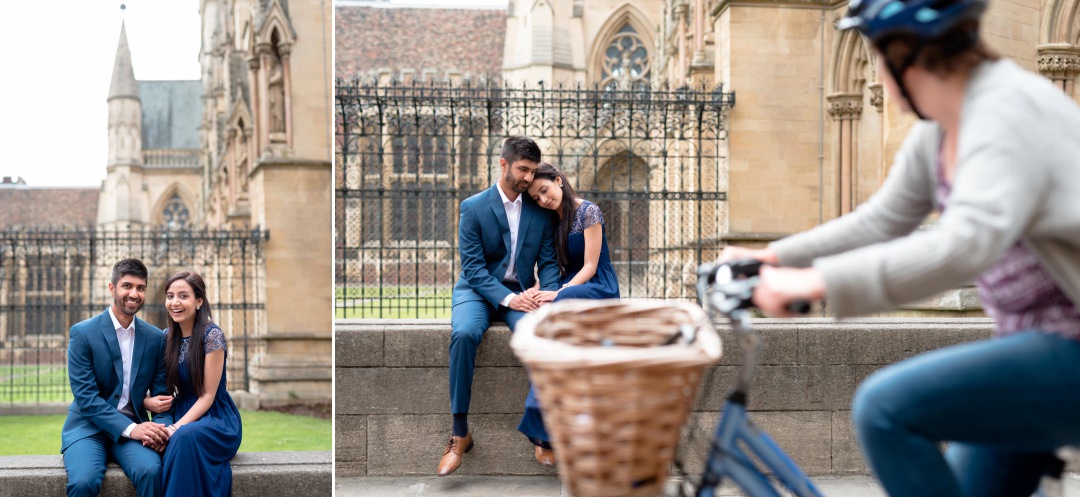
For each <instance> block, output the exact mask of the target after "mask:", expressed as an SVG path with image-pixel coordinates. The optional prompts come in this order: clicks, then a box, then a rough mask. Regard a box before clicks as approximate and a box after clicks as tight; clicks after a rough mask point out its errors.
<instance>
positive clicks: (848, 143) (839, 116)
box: [825, 93, 863, 217]
mask: <svg viewBox="0 0 1080 497" xmlns="http://www.w3.org/2000/svg"><path fill="white" fill-rule="evenodd" d="M825 99H826V100H827V101H828V111H829V115H830V116H832V118H833V120H834V121H836V124H837V128H838V129H837V136H836V145H837V149H836V151H837V153H836V171H837V175H836V176H837V177H836V182H835V183H834V184H835V187H836V208H837V212H836V215H837V217H839V216H842V215H844V214H847V213H849V212H851V211H852V209H854V208H855V188H854V185H855V178H856V177H857V174H856V173H857V168H858V166H857V164H858V153H857V152H858V136H857V134H858V129H857V128H856V121H858V120H859V116H860V115H862V110H863V96H862V94H861V93H836V94H832V95H829V96H827V97H825Z"/></svg>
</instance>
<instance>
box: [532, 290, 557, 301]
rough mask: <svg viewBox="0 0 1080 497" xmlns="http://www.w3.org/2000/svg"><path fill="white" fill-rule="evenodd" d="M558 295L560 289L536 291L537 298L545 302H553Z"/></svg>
mask: <svg viewBox="0 0 1080 497" xmlns="http://www.w3.org/2000/svg"><path fill="white" fill-rule="evenodd" d="M557 295H559V291H558V290H540V291H538V292H536V296H537V298H539V299H540V302H542V303H545V304H546V303H548V302H553V301H554V300H555V297H556V296H557Z"/></svg>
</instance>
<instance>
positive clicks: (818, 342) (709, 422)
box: [334, 318, 992, 477]
mask: <svg viewBox="0 0 1080 497" xmlns="http://www.w3.org/2000/svg"><path fill="white" fill-rule="evenodd" d="M755 326H756V327H757V328H758V329H759V330H760V331H761V333H762V336H763V338H764V340H765V344H766V346H765V353H764V356H763V358H762V366H761V367H760V369H759V370H758V375H757V381H756V383H755V385H754V389H753V391H752V392H751V396H750V409H751V411H752V413H751V417H752V418H753V419H754V420H755V422H756V423H757V424H758V425H759V426H761V427H762V428H763V429H764V430H766V431H767V432H768V433H769V434H770V435H772V436H773V438H774V439H775V440H776V441H777V443H779V444H780V446H781V447H783V448H784V449H785V450H786V451H787V452H788V453H789V454H791V456H792V457H793V458H794V459H795V461H796V462H798V464H799V465H800V466H802V468H803V469H805V470H806V471H807V472H808V473H810V474H812V475H814V474H816V475H821V474H852V473H865V472H867V469H866V466H865V465H864V463H863V461H862V456H861V454H860V453H859V450H858V447H857V446H856V443H855V440H854V436H853V432H852V427H851V421H850V403H851V398H852V395H853V394H854V391H855V387H856V385H858V384H859V382H860V381H862V379H863V378H865V377H866V376H867V375H869V374H870V373H871V372H873V371H874V370H876V369H878V368H880V367H882V366H884V365H887V364H891V363H894V362H896V361H899V360H901V359H904V358H907V357H911V356H912V355H915V354H917V353H920V352H924V351H927V350H932V349H937V348H940V347H943V346H947V345H952V344H955V343H960V342H966V341H971V340H976V339H982V338H986V337H989V336H990V333H991V329H992V325H991V322H990V321H989V320H987V319H976V318H967V319H884V318H878V319H863V320H851V321H833V320H831V319H816V318H807V319H799V320H775V319H760V320H756V321H755ZM720 329H721V336H722V338H723V339H724V345H725V352H724V356H723V359H722V360H721V362H720V363H719V364H718V365H716V366H714V367H711V368H709V370H708V371H707V373H706V375H705V379H704V381H703V384H702V391H701V395H700V398H699V399H698V401H697V403H696V405H695V406H694V409H693V413H692V414H691V419H690V422H689V423H688V428H689V429H688V430H687V431H686V433H685V435H684V444H683V448H682V451H683V452H684V453H686V454H687V457H686V460H687V465H688V468H689V469H690V470H691V471H693V472H698V471H700V469H701V467H702V462H703V459H704V457H705V453H706V447H707V443H708V441H709V440H710V438H711V435H712V430H713V428H714V427H715V426H716V422H717V420H718V418H719V408H720V406H721V404H722V401H723V397H724V394H725V393H726V392H727V390H728V388H729V387H730V385H731V384H732V382H733V381H734V378H735V374H736V373H737V371H738V366H739V364H740V362H741V354H740V352H739V350H738V348H737V345H736V343H735V341H734V339H733V336H732V335H731V332H730V330H729V329H727V328H726V326H721V327H720ZM335 334H336V336H335V338H336V346H335V354H336V370H335V377H336V384H335V396H334V398H335V404H336V405H335V412H336V418H335V420H336V423H335V428H334V429H335V432H336V433H335V434H336V442H335V444H336V445H335V450H336V453H335V459H336V462H337V466H336V474H337V476H340V477H353V476H396V475H412V474H417V475H423V474H433V473H434V471H435V466H436V465H437V463H438V460H439V457H440V456H441V455H442V451H443V448H444V447H445V444H446V439H447V437H449V435H450V426H451V416H450V402H449V394H448V393H447V392H448V378H447V364H448V347H449V343H450V324H449V323H448V322H447V321H445V320H442V321H435V320H397V321H390V320H366V321H360V320H344V321H338V322H337V323H336V330H335ZM509 338H510V332H509V330H508V329H507V328H506V327H505V325H502V324H497V325H495V326H493V327H492V328H491V329H490V330H489V331H488V334H487V336H486V337H485V339H484V342H483V344H482V345H481V347H480V351H479V354H478V357H477V368H476V373H475V382H474V388H473V401H472V410H471V413H470V416H469V425H470V429H471V430H472V433H473V437H474V439H475V443H476V446H475V448H474V449H473V451H472V452H470V453H469V455H468V456H467V457H466V458H465V462H464V464H463V465H462V467H461V469H460V470H458V472H459V473H461V474H467V475H478V474H484V475H525V474H549V473H551V471H550V470H546V469H544V468H541V467H540V466H539V465H538V464H536V462H535V461H533V458H532V450H531V445H530V444H529V443H528V442H527V441H526V440H525V438H524V437H523V436H521V435H520V434H519V433H518V432H517V431H516V427H517V423H518V420H519V419H520V416H521V411H522V407H523V404H524V399H525V394H526V393H527V387H526V374H525V370H524V368H522V366H521V364H520V363H519V362H518V360H517V359H516V358H515V357H514V356H513V353H512V352H511V350H510V346H509Z"/></svg>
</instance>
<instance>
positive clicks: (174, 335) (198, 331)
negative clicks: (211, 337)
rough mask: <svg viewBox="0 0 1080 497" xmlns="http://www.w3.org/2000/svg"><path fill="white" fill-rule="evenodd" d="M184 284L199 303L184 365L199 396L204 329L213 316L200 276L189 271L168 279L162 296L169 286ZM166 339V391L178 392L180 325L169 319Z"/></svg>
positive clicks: (201, 388) (201, 380)
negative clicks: (178, 282)
mask: <svg viewBox="0 0 1080 497" xmlns="http://www.w3.org/2000/svg"><path fill="white" fill-rule="evenodd" d="M180 280H184V281H186V282H187V283H188V284H189V285H191V289H192V290H194V291H195V298H196V299H202V301H203V302H202V305H201V306H199V308H198V309H197V310H196V311H195V324H194V326H192V328H191V343H189V344H188V350H187V358H186V360H187V363H188V371H189V372H190V373H191V384H192V386H194V388H195V395H202V394H203V369H204V368H203V364H204V363H205V361H204V359H205V358H206V354H205V353H204V352H203V350H204V346H205V341H206V327H207V326H209V325H210V321H211V320H212V319H213V314H212V313H211V312H210V301H209V300H207V298H206V284H205V283H203V279H202V276H199V275H198V274H197V273H192V272H189V271H180V272H179V273H176V274H174V275H172V276H171V277H169V279H168V280H167V281H166V282H165V292H166V293H168V292H169V287H170V286H172V284H173V283H175V282H177V281H180ZM169 321H170V323H169V335H168V341H167V342H166V343H165V382H166V384H167V385H168V387H169V390H170V391H174V392H175V391H178V390H179V388H180V345H181V341H182V339H183V333H182V332H181V331H180V324H179V323H177V322H176V321H172V318H171V317H170V318H169Z"/></svg>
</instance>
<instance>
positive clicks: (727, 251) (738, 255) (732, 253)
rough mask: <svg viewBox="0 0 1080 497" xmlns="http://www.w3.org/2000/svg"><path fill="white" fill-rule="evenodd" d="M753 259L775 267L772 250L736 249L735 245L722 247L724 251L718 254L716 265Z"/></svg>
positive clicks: (774, 254) (774, 256)
mask: <svg viewBox="0 0 1080 497" xmlns="http://www.w3.org/2000/svg"><path fill="white" fill-rule="evenodd" d="M748 259H753V260H757V261H761V262H764V263H765V264H772V265H774V266H775V265H777V264H778V263H779V261H778V260H777V257H776V253H775V252H773V251H772V249H770V248H768V247H766V248H762V249H752V248H747V247H738V246H735V245H728V246H727V247H724V251H723V252H720V258H719V259H717V260H716V262H717V263H718V264H722V263H725V262H731V261H741V260H748Z"/></svg>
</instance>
